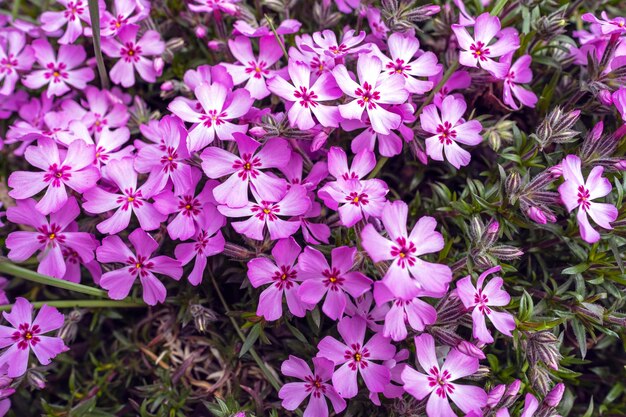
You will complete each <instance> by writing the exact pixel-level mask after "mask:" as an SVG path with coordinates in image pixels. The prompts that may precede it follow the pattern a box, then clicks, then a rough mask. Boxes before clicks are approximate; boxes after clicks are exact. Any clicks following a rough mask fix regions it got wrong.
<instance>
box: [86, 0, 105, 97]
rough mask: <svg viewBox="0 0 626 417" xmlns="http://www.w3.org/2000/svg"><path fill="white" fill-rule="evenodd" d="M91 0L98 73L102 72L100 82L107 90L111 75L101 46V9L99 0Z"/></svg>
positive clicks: (92, 27) (94, 49) (90, 13)
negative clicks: (105, 64) (105, 63)
mask: <svg viewBox="0 0 626 417" xmlns="http://www.w3.org/2000/svg"><path fill="white" fill-rule="evenodd" d="M88 1H89V17H90V19H91V31H92V33H93V52H94V54H95V55H96V63H97V64H98V73H99V74H100V84H102V88H103V89H105V90H108V89H109V75H108V73H107V69H106V67H105V66H104V58H103V57H102V49H101V46H100V9H99V7H98V6H99V1H98V0H88Z"/></svg>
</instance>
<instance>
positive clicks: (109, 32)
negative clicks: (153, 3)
mask: <svg viewBox="0 0 626 417" xmlns="http://www.w3.org/2000/svg"><path fill="white" fill-rule="evenodd" d="M113 10H114V12H113V13H111V12H109V11H108V10H107V11H105V12H104V13H101V14H100V16H102V17H101V18H100V27H101V28H102V32H101V34H102V36H103V37H105V38H108V37H113V36H115V35H117V34H118V33H119V32H120V31H121V30H122V29H124V28H125V27H126V25H129V24H133V23H138V22H141V21H142V20H144V19H145V18H147V17H148V16H149V15H150V2H149V1H148V0H115V2H114V7H113Z"/></svg>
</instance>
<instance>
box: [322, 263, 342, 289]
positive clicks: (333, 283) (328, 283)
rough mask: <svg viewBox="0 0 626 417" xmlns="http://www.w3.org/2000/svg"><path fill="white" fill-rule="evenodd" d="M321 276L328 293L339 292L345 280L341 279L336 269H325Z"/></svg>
mask: <svg viewBox="0 0 626 417" xmlns="http://www.w3.org/2000/svg"><path fill="white" fill-rule="evenodd" d="M322 275H323V276H324V280H323V281H322V282H323V283H324V286H325V287H328V289H329V290H330V291H339V290H340V288H341V287H342V286H343V282H344V281H345V280H346V279H345V278H343V277H341V272H340V271H339V270H338V269H337V268H331V269H325V270H324V271H322Z"/></svg>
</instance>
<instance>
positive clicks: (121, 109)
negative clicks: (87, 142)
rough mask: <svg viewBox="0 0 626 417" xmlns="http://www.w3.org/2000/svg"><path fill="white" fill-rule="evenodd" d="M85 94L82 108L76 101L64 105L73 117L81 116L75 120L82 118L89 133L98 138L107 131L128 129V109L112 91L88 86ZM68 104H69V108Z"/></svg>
mask: <svg viewBox="0 0 626 417" xmlns="http://www.w3.org/2000/svg"><path fill="white" fill-rule="evenodd" d="M84 93H85V99H84V100H81V104H82V107H81V106H79V105H78V103H76V102H74V101H67V102H65V103H64V104H63V109H64V110H65V111H67V112H68V113H72V114H73V115H80V117H75V118H76V119H78V118H80V120H81V121H82V122H83V123H84V124H85V126H87V128H88V129H89V132H91V133H95V134H96V136H98V135H99V134H100V133H102V131H103V130H106V129H115V128H120V127H126V123H127V122H128V119H129V117H130V115H129V113H128V107H126V105H125V104H124V103H122V102H121V101H120V100H119V99H118V98H117V97H115V96H114V95H113V94H112V93H111V92H110V91H107V90H99V89H97V88H96V87H93V86H87V87H86V88H85V90H84ZM66 103H69V106H68V105H66Z"/></svg>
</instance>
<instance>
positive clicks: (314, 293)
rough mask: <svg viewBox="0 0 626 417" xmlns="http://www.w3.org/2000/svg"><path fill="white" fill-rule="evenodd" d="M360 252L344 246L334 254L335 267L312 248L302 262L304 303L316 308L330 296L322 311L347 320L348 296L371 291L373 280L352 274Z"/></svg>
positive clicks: (300, 264) (300, 262)
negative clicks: (344, 316)
mask: <svg viewBox="0 0 626 417" xmlns="http://www.w3.org/2000/svg"><path fill="white" fill-rule="evenodd" d="M356 252H357V251H356V248H350V247H347V246H341V247H338V248H334V249H333V250H332V251H331V254H330V256H331V264H332V266H331V265H328V261H327V260H326V258H325V257H324V255H322V253H321V252H320V251H318V250H317V249H313V248H311V247H310V246H307V247H306V248H304V252H302V254H301V255H300V257H299V258H298V271H299V276H300V278H301V279H302V281H303V282H302V284H301V285H300V288H299V289H298V295H299V296H300V299H301V300H302V301H303V302H305V303H307V304H312V305H315V304H317V303H319V302H320V300H321V299H322V298H323V297H324V295H325V296H326V299H325V300H324V304H323V305H322V311H323V312H324V314H326V315H327V316H328V317H330V318H331V319H333V320H338V319H340V318H341V317H342V316H343V313H344V311H345V309H346V303H347V301H348V294H349V295H351V296H352V297H354V298H356V297H360V296H361V295H363V294H365V293H366V292H367V291H369V289H370V287H371V285H372V280H371V279H369V278H367V277H366V276H365V275H363V274H362V273H360V272H358V271H352V269H353V267H354V259H355V256H356Z"/></svg>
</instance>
